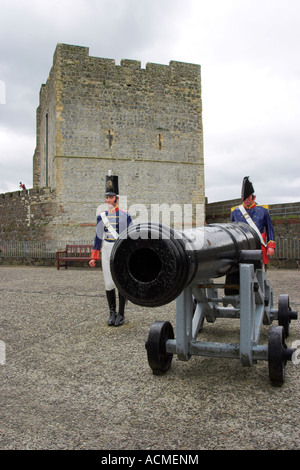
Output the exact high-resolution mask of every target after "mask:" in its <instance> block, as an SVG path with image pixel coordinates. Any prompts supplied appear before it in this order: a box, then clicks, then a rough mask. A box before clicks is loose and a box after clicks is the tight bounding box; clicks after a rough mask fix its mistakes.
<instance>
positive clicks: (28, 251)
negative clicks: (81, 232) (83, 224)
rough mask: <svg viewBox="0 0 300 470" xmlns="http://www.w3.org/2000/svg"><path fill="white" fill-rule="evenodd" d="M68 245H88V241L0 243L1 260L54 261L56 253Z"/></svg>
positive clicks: (89, 242)
mask: <svg viewBox="0 0 300 470" xmlns="http://www.w3.org/2000/svg"><path fill="white" fill-rule="evenodd" d="M66 244H69V245H90V244H91V240H89V241H78V240H76V241H68V242H66V241H47V242H40V241H32V240H30V241H0V250H1V251H0V257H2V258H49V259H55V258H56V252H57V251H61V250H64V249H65V247H66Z"/></svg>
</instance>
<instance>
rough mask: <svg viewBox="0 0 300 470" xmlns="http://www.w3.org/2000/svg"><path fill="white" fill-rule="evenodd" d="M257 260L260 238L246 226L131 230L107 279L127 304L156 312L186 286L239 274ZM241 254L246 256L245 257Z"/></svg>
mask: <svg viewBox="0 0 300 470" xmlns="http://www.w3.org/2000/svg"><path fill="white" fill-rule="evenodd" d="M247 253H248V255H249V256H250V258H251V255H252V257H253V259H254V258H255V259H257V256H261V244H260V239H259V237H258V235H257V233H256V232H255V230H254V229H252V228H251V227H250V226H249V225H248V224H244V223H229V224H212V225H206V226H204V227H200V228H194V229H188V230H182V231H180V230H174V229H172V228H170V227H167V226H166V225H162V224H157V223H142V224H139V225H131V226H130V227H129V228H128V229H127V230H125V231H124V232H123V233H122V234H121V235H120V237H119V238H118V240H116V242H115V243H114V247H113V250H112V254H111V259H110V268H111V273H112V277H113V280H114V282H115V284H116V286H117V288H118V289H119V291H120V292H121V293H122V294H123V295H124V296H125V297H126V298H127V299H128V300H130V301H131V302H132V303H134V304H137V305H142V306H149V307H158V306H162V305H166V304H167V303H169V302H171V301H172V300H174V299H176V298H177V297H178V296H179V295H180V294H181V292H182V291H183V289H184V288H185V287H186V286H187V285H189V284H190V283H196V282H199V281H203V280H208V279H211V278H217V277H220V276H223V275H225V274H229V273H232V272H235V271H238V269H239V263H240V262H242V260H243V259H246V258H247ZM245 254H246V256H245Z"/></svg>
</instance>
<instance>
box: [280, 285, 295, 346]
mask: <svg viewBox="0 0 300 470" xmlns="http://www.w3.org/2000/svg"><path fill="white" fill-rule="evenodd" d="M296 319H297V312H294V311H293V310H292V309H291V307H290V300H289V296H288V295H285V294H282V295H280V296H279V298H278V325H280V326H282V327H283V329H284V335H285V337H286V338H287V337H288V336H289V334H290V323H291V320H296Z"/></svg>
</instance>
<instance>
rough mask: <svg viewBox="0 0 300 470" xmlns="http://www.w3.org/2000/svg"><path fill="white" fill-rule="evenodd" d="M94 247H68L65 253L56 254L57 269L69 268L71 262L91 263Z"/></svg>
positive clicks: (58, 252)
mask: <svg viewBox="0 0 300 470" xmlns="http://www.w3.org/2000/svg"><path fill="white" fill-rule="evenodd" d="M92 249H93V245H66V249H65V250H64V251H57V252H56V264H57V269H59V268H60V267H61V266H64V267H65V269H67V267H68V263H69V262H70V261H89V260H90V258H91V252H92Z"/></svg>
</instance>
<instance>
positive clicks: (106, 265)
mask: <svg viewBox="0 0 300 470" xmlns="http://www.w3.org/2000/svg"><path fill="white" fill-rule="evenodd" d="M113 246H114V244H113V243H112V242H111V243H110V242H106V241H105V240H103V243H102V250H101V252H102V271H103V277H104V284H105V290H112V289H115V287H116V286H115V283H114V281H113V279H112V277H111V272H110V254H111V251H112V249H113Z"/></svg>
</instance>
